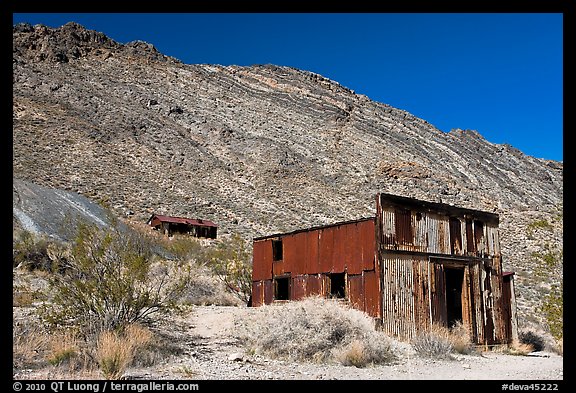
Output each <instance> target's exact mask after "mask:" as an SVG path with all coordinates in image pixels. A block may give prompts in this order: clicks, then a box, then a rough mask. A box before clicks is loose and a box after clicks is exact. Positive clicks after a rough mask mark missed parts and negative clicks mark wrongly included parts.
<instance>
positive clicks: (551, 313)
mask: <svg viewBox="0 0 576 393" xmlns="http://www.w3.org/2000/svg"><path fill="white" fill-rule="evenodd" d="M563 287H564V285H563V284H560V285H554V286H552V289H551V290H550V292H549V293H548V295H546V296H545V297H544V300H543V303H542V305H541V306H540V308H539V311H540V312H542V313H543V314H544V319H545V320H546V323H547V325H548V328H549V329H550V334H552V337H554V338H555V339H557V340H561V339H563V338H564V333H563V331H564V301H563V297H562V290H563Z"/></svg>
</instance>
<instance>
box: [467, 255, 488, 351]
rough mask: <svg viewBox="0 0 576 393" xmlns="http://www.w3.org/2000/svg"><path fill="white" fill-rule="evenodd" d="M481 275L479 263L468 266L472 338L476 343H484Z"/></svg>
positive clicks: (481, 270)
mask: <svg viewBox="0 0 576 393" xmlns="http://www.w3.org/2000/svg"><path fill="white" fill-rule="evenodd" d="M482 275H483V269H481V268H480V263H476V264H474V265H471V266H470V282H471V287H472V293H471V298H472V302H473V304H472V307H473V310H472V312H473V314H474V325H473V327H474V338H475V339H476V341H475V342H476V343H477V344H482V343H484V337H485V336H484V306H483V299H482V288H483V284H482Z"/></svg>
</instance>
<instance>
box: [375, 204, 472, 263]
mask: <svg viewBox="0 0 576 393" xmlns="http://www.w3.org/2000/svg"><path fill="white" fill-rule="evenodd" d="M398 211H399V210H398V209H397V208H382V213H381V221H380V222H381V223H382V225H383V227H382V237H381V239H380V242H381V244H382V245H383V247H384V248H386V249H389V250H404V251H418V252H428V253H442V254H450V243H449V239H451V237H450V224H449V221H448V217H443V216H441V215H439V214H435V213H432V212H425V211H424V212H420V211H412V212H410V211H407V210H400V213H401V219H400V220H398V219H397V217H396V214H397V213H398ZM406 225H409V226H411V228H412V229H408V228H405V226H406ZM398 239H400V240H398ZM460 244H461V240H460ZM460 248H461V246H460Z"/></svg>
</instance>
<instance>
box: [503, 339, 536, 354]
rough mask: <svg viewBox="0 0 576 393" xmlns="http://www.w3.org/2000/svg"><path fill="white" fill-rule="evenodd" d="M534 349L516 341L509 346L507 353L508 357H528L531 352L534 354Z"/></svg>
mask: <svg viewBox="0 0 576 393" xmlns="http://www.w3.org/2000/svg"><path fill="white" fill-rule="evenodd" d="M533 351H534V348H533V347H532V345H530V344H525V343H523V342H521V341H520V340H514V341H512V343H510V344H509V345H508V347H507V348H506V349H505V353H507V354H508V355H516V356H526V355H528V354H529V353H530V352H533Z"/></svg>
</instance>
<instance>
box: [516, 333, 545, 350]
mask: <svg viewBox="0 0 576 393" xmlns="http://www.w3.org/2000/svg"><path fill="white" fill-rule="evenodd" d="M518 339H519V340H520V343H522V344H526V345H529V346H530V348H532V351H542V350H543V349H544V347H545V346H546V341H545V340H544V338H543V337H542V336H540V335H539V334H537V333H536V332H534V331H532V330H523V331H521V332H519V333H518ZM530 352H531V351H530Z"/></svg>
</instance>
